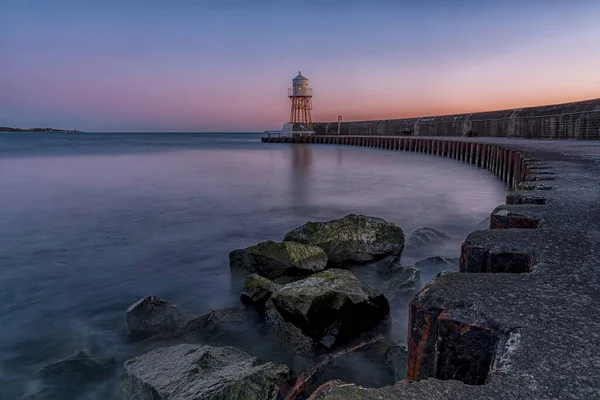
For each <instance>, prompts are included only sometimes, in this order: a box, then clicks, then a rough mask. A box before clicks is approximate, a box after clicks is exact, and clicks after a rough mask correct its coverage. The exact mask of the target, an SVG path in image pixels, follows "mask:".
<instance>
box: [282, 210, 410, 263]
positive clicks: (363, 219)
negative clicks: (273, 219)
mask: <svg viewBox="0 0 600 400" xmlns="http://www.w3.org/2000/svg"><path fill="white" fill-rule="evenodd" d="M284 241H291V242H299V243H305V244H312V245H315V246H318V247H320V248H322V249H323V250H325V252H326V253H327V256H328V259H329V261H330V262H331V263H335V264H341V263H345V262H352V263H363V262H368V261H373V260H378V259H381V258H383V257H386V256H390V255H394V256H396V255H400V254H402V250H403V248H404V232H402V229H400V228H399V227H398V226H396V225H394V224H392V223H389V222H387V221H385V220H383V219H381V218H377V217H370V216H366V215H356V214H350V215H347V216H345V217H343V218H340V219H336V220H332V221H327V222H308V223H306V224H304V225H303V226H301V227H299V228H296V229H294V230H292V231H290V232H288V233H287V234H286V235H285V237H284Z"/></svg>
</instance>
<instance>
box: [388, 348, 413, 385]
mask: <svg viewBox="0 0 600 400" xmlns="http://www.w3.org/2000/svg"><path fill="white" fill-rule="evenodd" d="M407 355H408V344H407V342H406V340H398V341H396V342H393V343H391V345H390V347H389V348H388V350H387V351H386V353H385V361H386V363H387V365H388V368H389V369H390V370H391V371H392V373H393V374H394V379H396V380H397V381H398V380H400V379H404V378H405V377H406V357H407Z"/></svg>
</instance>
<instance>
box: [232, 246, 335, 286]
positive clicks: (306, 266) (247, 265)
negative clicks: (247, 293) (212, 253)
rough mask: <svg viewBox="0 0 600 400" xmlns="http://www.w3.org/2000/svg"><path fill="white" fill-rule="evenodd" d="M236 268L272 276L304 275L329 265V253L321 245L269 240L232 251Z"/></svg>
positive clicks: (233, 266) (273, 277)
mask: <svg viewBox="0 0 600 400" xmlns="http://www.w3.org/2000/svg"><path fill="white" fill-rule="evenodd" d="M229 265H230V267H231V268H232V269H237V270H242V271H245V272H247V273H257V274H259V275H261V276H264V277H266V278H269V279H277V278H281V277H284V276H288V277H303V276H306V275H308V274H311V273H313V272H318V271H321V270H323V269H324V268H325V266H326V265H327V254H325V252H324V251H323V249H321V248H320V247H317V246H312V245H309V244H303V243H296V242H292V241H287V242H274V241H272V240H268V241H266V242H262V243H259V244H256V245H254V246H250V247H247V248H245V249H238V250H233V251H232V252H230V253H229Z"/></svg>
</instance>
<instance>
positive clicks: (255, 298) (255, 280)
mask: <svg viewBox="0 0 600 400" xmlns="http://www.w3.org/2000/svg"><path fill="white" fill-rule="evenodd" d="M279 287H280V285H278V284H276V283H275V282H273V281H271V280H269V279H267V278H265V277H262V276H260V275H258V274H249V275H246V278H245V279H244V285H243V287H242V294H241V295H240V300H241V301H242V303H244V304H252V305H259V306H260V305H263V304H264V303H265V302H266V301H267V300H269V298H270V297H271V295H272V294H273V292H275V291H276V290H277V289H279Z"/></svg>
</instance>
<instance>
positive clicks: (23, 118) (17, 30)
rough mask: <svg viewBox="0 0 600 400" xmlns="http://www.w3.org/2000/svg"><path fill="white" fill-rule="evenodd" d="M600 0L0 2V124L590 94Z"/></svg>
mask: <svg viewBox="0 0 600 400" xmlns="http://www.w3.org/2000/svg"><path fill="white" fill-rule="evenodd" d="M598 21H600V1H586V0H572V1H553V0H546V1H541V0H528V1H513V0H504V1H486V0H479V1H441V0H439V1H433V0H429V1H427V0H426V1H362V2H359V1H351V0H344V1H334V0H330V1H325V0H321V1H288V0H279V1H261V0H254V1H250V0H248V1H227V0H219V1H216V0H215V1H177V0H173V1H166V0H164V1H158V0H144V1H142V0H129V1H116V0H70V1H66V0H52V1H46V0H37V1H34V0H2V2H0V55H1V62H0V125H8V126H17V127H32V126H52V127H60V128H77V129H82V130H85V131H211V130H212V131H262V130H265V129H277V128H279V127H281V125H282V123H284V122H286V121H287V118H288V117H289V106H290V102H289V99H288V98H287V91H286V88H287V87H289V86H291V79H292V78H293V77H294V76H295V75H296V74H297V72H298V70H302V73H303V74H304V75H305V76H306V77H308V78H309V79H310V85H311V86H312V87H313V90H314V98H313V106H314V110H313V119H315V120H317V121H325V120H335V119H336V117H337V115H338V114H342V115H343V116H344V120H359V119H379V118H400V117H408V116H419V115H435V114H448V113H456V112H471V111H481V110H486V109H487V110H489V109H499V108H510V107H521V106H529V105H536V104H549V103H556V102H565V101H573V100H582V99H586V98H594V97H600V23H599V22H598Z"/></svg>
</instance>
